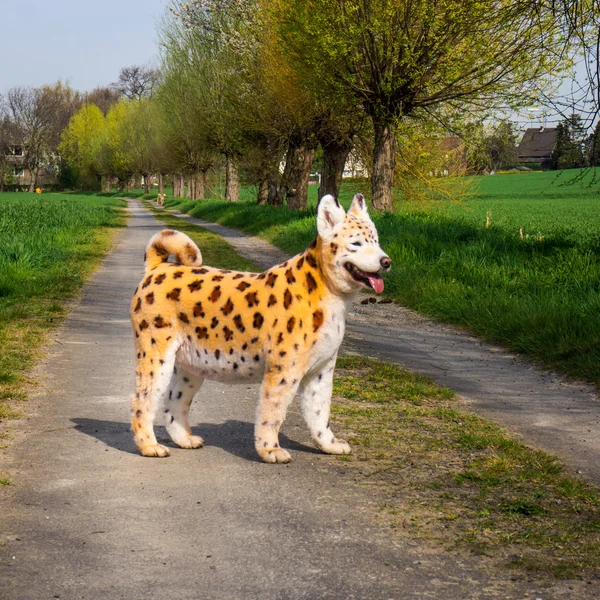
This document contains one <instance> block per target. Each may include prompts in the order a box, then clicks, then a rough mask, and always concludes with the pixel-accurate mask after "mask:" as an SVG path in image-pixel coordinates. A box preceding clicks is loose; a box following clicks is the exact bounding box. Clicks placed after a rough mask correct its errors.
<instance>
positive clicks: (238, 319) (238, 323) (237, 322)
mask: <svg viewBox="0 0 600 600" xmlns="http://www.w3.org/2000/svg"><path fill="white" fill-rule="evenodd" d="M233 324H234V325H235V327H236V329H238V330H239V331H241V332H242V333H243V332H244V331H246V328H245V327H244V322H243V321H242V316H241V315H235V317H233ZM244 349H245V348H244Z"/></svg>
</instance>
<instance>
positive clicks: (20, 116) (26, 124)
mask: <svg viewBox="0 0 600 600" xmlns="http://www.w3.org/2000/svg"><path fill="white" fill-rule="evenodd" d="M80 104H81V99H80V97H79V94H78V93H76V92H74V91H73V90H72V89H71V88H69V87H68V86H65V85H63V84H62V83H61V82H58V83H56V84H54V85H51V86H43V87H41V88H31V87H14V88H11V89H10V90H8V93H7V94H6V98H5V100H4V102H3V105H2V113H3V117H4V119H5V120H6V121H8V122H9V123H11V132H12V137H13V139H12V143H13V144H19V145H20V146H22V148H23V165H24V167H25V168H26V169H27V170H28V171H29V172H30V174H31V181H30V184H29V191H34V190H35V188H36V187H37V185H38V177H39V171H40V169H41V168H42V167H46V168H48V169H50V168H52V167H54V166H56V165H57V164H58V159H59V157H58V144H59V143H60V134H61V132H62V130H63V129H64V128H65V127H66V126H67V124H68V122H69V119H70V118H71V116H72V115H73V113H74V112H75V110H77V108H79V106H80Z"/></svg>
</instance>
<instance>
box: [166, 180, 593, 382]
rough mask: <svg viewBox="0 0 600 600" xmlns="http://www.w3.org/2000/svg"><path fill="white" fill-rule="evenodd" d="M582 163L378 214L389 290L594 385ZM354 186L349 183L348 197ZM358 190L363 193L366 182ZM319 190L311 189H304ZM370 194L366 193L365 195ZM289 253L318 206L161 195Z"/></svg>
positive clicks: (308, 229) (588, 201) (588, 219)
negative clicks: (300, 208)
mask: <svg viewBox="0 0 600 600" xmlns="http://www.w3.org/2000/svg"><path fill="white" fill-rule="evenodd" d="M577 175H578V172H577V171H571V172H564V173H562V174H561V175H560V176H559V177H558V178H557V174H556V173H554V172H548V173H518V174H510V175H495V176H488V177H477V178H473V180H472V181H471V182H469V184H470V185H469V186H468V188H469V197H467V198H466V199H464V200H463V201H461V202H456V203H444V204H435V205H431V206H422V205H410V204H405V205H402V204H401V205H399V207H398V211H397V213H395V214H386V215H382V216H376V217H375V219H374V220H375V222H376V224H377V228H378V230H379V233H380V239H381V244H382V246H383V247H384V249H385V250H386V251H387V252H388V253H389V255H390V256H391V257H392V259H393V261H394V263H393V268H392V271H391V272H390V273H389V275H387V276H386V292H387V293H388V294H389V295H391V296H392V297H394V298H396V299H397V300H399V301H400V302H402V303H403V304H405V305H407V306H410V307H412V308H414V309H415V310H418V311H421V312H423V313H425V314H427V315H429V316H431V317H433V318H436V319H439V320H441V321H444V322H447V323H454V324H458V325H461V326H466V327H467V328H469V329H471V330H472V331H474V332H475V333H477V334H478V335H480V336H481V337H483V338H486V339H489V340H493V341H496V342H500V343H502V344H504V345H505V346H506V347H508V348H510V349H512V350H516V351H518V352H522V353H524V354H527V355H529V356H530V357H532V358H535V359H538V360H540V361H542V362H544V363H545V364H547V365H549V366H551V367H554V368H556V369H559V370H561V371H563V372H566V373H568V374H571V375H573V376H575V377H581V378H584V379H588V380H590V381H594V382H596V383H597V384H600V185H595V186H591V187H590V186H588V185H587V184H588V183H589V181H590V178H591V177H592V176H593V174H588V175H587V177H586V178H584V179H583V181H582V182H580V183H574V184H571V185H564V184H563V182H567V181H569V180H571V179H573V177H575V176H577ZM358 187H361V186H358V185H357V184H352V185H348V186H345V187H344V188H343V189H342V193H341V194H340V198H341V200H342V203H343V204H346V205H347V203H348V201H349V199H350V198H351V197H352V194H353V193H354V192H355V191H356V190H357V188H358ZM361 191H362V190H361ZM315 193H316V190H313V189H311V196H314V195H315ZM365 195H367V196H368V194H365ZM167 205H168V206H171V207H175V206H177V207H178V208H179V209H180V210H183V211H184V212H190V213H191V214H193V215H195V216H198V217H200V218H205V219H208V220H212V221H218V222H220V223H223V224H226V225H229V226H231V227H237V228H239V229H244V230H246V231H249V232H251V233H254V234H256V235H260V236H262V237H265V238H266V239H268V240H270V241H271V242H273V243H274V244H276V245H277V246H279V247H281V248H283V249H285V250H288V251H290V252H296V251H300V250H301V249H303V248H304V247H306V245H307V244H308V243H309V242H310V241H311V239H312V238H313V237H314V235H315V215H314V210H309V211H308V213H296V212H292V211H288V210H287V209H285V208H273V207H258V206H256V205H255V204H254V203H253V202H240V203H238V204H230V203H225V202H221V201H216V200H211V201H204V202H189V201H184V202H181V201H176V200H174V199H171V200H167Z"/></svg>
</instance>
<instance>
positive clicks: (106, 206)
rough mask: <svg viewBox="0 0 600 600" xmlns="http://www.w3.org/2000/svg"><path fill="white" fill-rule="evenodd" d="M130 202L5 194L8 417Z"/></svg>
mask: <svg viewBox="0 0 600 600" xmlns="http://www.w3.org/2000/svg"><path fill="white" fill-rule="evenodd" d="M122 206H125V203H124V202H123V201H122V200H117V199H114V198H99V197H96V196H87V195H76V194H41V195H37V194H29V193H2V194H0V349H1V352H0V421H2V420H4V419H6V418H10V417H15V416H18V414H19V406H18V403H19V401H20V400H22V399H24V398H25V397H26V395H27V388H28V386H29V385H30V384H31V383H32V381H31V380H30V379H28V376H27V375H26V373H27V370H28V369H30V368H31V366H32V365H33V362H34V360H35V359H36V358H38V357H39V355H40V351H41V348H42V347H43V345H44V343H45V342H46V341H47V339H48V338H47V334H48V332H49V331H51V330H52V329H53V328H55V327H56V326H57V325H58V324H59V323H60V321H61V319H62V317H63V316H64V314H65V304H66V302H67V301H68V300H69V299H71V298H73V297H74V296H75V295H76V294H77V292H78V291H79V289H80V288H81V286H82V285H83V284H84V283H85V281H86V280H87V278H88V277H89V275H90V274H91V273H92V271H93V270H94V269H95V268H96V266H97V265H98V263H99V261H100V259H101V258H102V257H103V256H104V254H105V253H106V252H107V251H108V249H109V248H110V247H111V244H112V240H113V238H114V233H115V232H116V228H118V227H120V226H122V225H123V221H124V219H123V213H122V211H121V209H120V207H122ZM0 435H2V434H0Z"/></svg>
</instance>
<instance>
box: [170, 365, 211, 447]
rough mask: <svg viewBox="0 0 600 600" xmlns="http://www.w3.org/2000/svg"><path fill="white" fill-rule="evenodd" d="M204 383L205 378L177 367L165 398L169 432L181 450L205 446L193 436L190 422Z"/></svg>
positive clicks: (199, 438)
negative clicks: (194, 405)
mask: <svg viewBox="0 0 600 600" xmlns="http://www.w3.org/2000/svg"><path fill="white" fill-rule="evenodd" d="M203 381H204V378H203V377H198V376H197V375H192V374H191V373H189V372H188V371H185V370H183V369H182V368H181V367H180V366H177V365H176V366H175V368H174V370H173V376H172V377H171V383H170V384H169V387H168V389H167V391H166V394H165V397H164V413H165V424H166V426H167V431H168V432H169V435H170V436H171V439H172V440H173V441H174V442H175V443H176V444H177V445H178V446H179V447H180V448H201V447H202V446H203V445H204V440H203V439H202V438H201V437H200V436H199V435H192V430H191V429H190V423H189V421H188V415H189V412H190V404H191V403H192V400H193V399H194V396H195V395H196V392H197V391H198V390H199V389H200V386H201V385H202V382H203Z"/></svg>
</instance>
